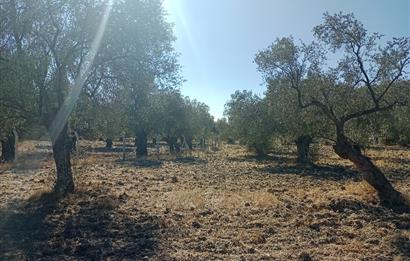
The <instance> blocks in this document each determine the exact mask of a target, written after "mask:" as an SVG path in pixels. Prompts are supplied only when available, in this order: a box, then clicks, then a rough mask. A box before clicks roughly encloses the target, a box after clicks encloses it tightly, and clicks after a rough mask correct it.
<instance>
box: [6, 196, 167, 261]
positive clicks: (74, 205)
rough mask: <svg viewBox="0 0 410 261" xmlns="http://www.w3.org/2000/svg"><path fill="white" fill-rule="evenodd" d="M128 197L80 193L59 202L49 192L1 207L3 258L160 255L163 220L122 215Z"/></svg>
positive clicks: (91, 257) (98, 257) (52, 258)
mask: <svg viewBox="0 0 410 261" xmlns="http://www.w3.org/2000/svg"><path fill="white" fill-rule="evenodd" d="M124 200H126V199H124V198H121V196H120V197H119V198H116V197H113V196H111V195H110V194H109V193H101V191H100V192H98V193H97V192H76V194H73V195H70V196H69V197H68V198H66V199H62V200H58V199H57V198H56V197H55V196H53V195H52V194H44V195H43V196H41V197H40V198H39V199H37V200H33V201H28V202H25V203H22V204H21V206H19V207H16V208H14V209H12V208H8V209H1V210H0V259H1V260H16V259H17V260H37V259H47V260H64V259H75V260H78V259H85V260H105V259H110V258H112V259H118V260H123V259H127V260H128V259H129V260H140V259H143V258H149V257H151V256H154V255H155V252H156V248H157V243H158V240H159V238H158V236H159V235H160V232H159V229H160V223H161V222H160V220H159V218H158V217H156V216H151V215H149V214H148V213H144V212H137V213H133V214H134V215H133V216H130V215H129V214H131V213H127V214H125V213H122V212H121V214H120V213H119V212H118V211H117V208H118V205H119V204H121V202H122V201H124Z"/></svg>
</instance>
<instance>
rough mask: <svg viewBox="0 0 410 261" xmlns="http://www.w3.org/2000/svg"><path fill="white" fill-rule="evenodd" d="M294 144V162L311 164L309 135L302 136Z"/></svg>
mask: <svg viewBox="0 0 410 261" xmlns="http://www.w3.org/2000/svg"><path fill="white" fill-rule="evenodd" d="M295 143H296V148H297V159H296V162H297V163H299V164H312V160H311V158H310V153H309V151H310V144H311V143H312V138H311V137H310V136H309V135H302V136H299V137H298V138H297V139H296V140H295Z"/></svg>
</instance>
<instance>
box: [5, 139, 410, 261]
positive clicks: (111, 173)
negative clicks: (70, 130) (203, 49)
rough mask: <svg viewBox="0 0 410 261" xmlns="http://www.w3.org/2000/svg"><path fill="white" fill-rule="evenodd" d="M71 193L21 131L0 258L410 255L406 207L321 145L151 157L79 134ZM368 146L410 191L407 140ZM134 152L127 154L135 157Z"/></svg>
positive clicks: (8, 168)
mask: <svg viewBox="0 0 410 261" xmlns="http://www.w3.org/2000/svg"><path fill="white" fill-rule="evenodd" d="M82 145H83V147H82V152H80V155H77V156H76V157H75V158H74V159H73V163H74V174H75V180H76V192H75V193H74V194H72V195H70V196H68V197H67V198H65V199H62V200H57V199H56V198H54V197H53V195H51V194H50V193H48V192H49V191H51V188H52V184H53V181H54V174H53V172H54V167H53V162H52V156H51V154H50V148H49V145H48V144H47V143H46V142H33V141H26V142H23V144H21V146H20V147H19V151H20V153H19V159H18V160H17V162H16V163H15V164H13V165H2V166H1V167H0V260H38V259H39V260H410V214H408V213H407V214H406V213H400V212H394V211H392V210H389V209H386V208H383V207H381V206H380V205H378V203H377V199H376V197H375V193H374V191H373V190H372V189H371V188H370V187H368V186H367V185H366V184H365V183H363V182H361V180H360V177H359V176H358V175H357V173H356V172H355V171H354V170H353V168H352V166H351V165H350V163H349V162H347V161H343V160H340V159H338V158H337V156H336V155H335V154H333V153H332V152H331V149H330V147H327V146H317V145H316V147H317V153H316V154H317V155H316V158H317V159H319V160H317V161H316V164H317V167H315V168H310V169H306V168H302V167H299V166H296V165H295V164H293V160H294V158H293V156H292V155H293V153H292V149H291V148H289V149H281V150H280V151H278V152H277V153H275V154H272V155H270V157H269V158H267V159H256V158H254V157H252V155H250V154H249V153H248V152H246V151H245V150H244V149H243V148H242V147H240V146H236V145H229V146H228V145H225V146H224V147H223V148H222V149H221V150H220V151H218V152H209V153H198V152H194V153H193V155H190V156H189V155H185V156H184V157H182V158H178V159H177V158H175V157H170V156H166V155H161V157H160V159H159V160H158V159H156V158H155V157H152V158H150V159H148V160H145V161H138V162H134V161H132V160H129V161H125V162H124V161H122V160H121V158H122V153H121V150H118V149H117V150H116V149H114V151H106V150H104V149H100V148H101V147H103V144H102V143H99V142H83V144H82ZM366 154H367V155H369V156H371V157H372V158H374V159H375V163H376V164H377V165H378V166H380V167H381V168H382V169H383V170H384V171H385V172H386V173H388V176H389V178H390V180H392V182H393V183H394V185H395V187H396V188H398V189H399V190H400V191H402V192H404V193H406V194H408V195H410V150H408V149H407V150H406V149H403V148H399V147H375V148H372V149H367V150H366ZM130 157H131V154H130V153H129V155H128V158H130Z"/></svg>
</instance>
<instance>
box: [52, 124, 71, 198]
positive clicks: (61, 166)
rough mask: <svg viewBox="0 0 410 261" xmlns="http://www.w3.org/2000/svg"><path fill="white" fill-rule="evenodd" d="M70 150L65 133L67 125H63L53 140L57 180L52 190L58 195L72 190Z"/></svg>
mask: <svg viewBox="0 0 410 261" xmlns="http://www.w3.org/2000/svg"><path fill="white" fill-rule="evenodd" d="M70 152H71V140H70V137H69V135H68V134H67V126H65V127H64V128H63V130H62V131H61V133H60V134H59V135H58V137H57V139H56V140H55V141H54V142H53V156H54V162H55V164H56V168H57V181H56V184H55V186H54V192H55V193H56V194H57V195H59V196H65V195H66V194H68V193H71V192H73V191H74V180H73V175H72V172H71V158H70Z"/></svg>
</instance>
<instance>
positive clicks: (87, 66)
mask: <svg viewBox="0 0 410 261" xmlns="http://www.w3.org/2000/svg"><path fill="white" fill-rule="evenodd" d="M112 5H113V0H109V1H108V2H107V5H106V7H105V10H104V14H103V17H102V19H101V23H100V25H99V27H98V30H97V33H96V35H95V37H94V39H93V41H92V43H91V48H90V51H89V52H88V54H87V55H86V57H85V59H84V62H83V64H82V65H81V69H80V73H79V75H78V76H77V79H76V80H75V81H74V85H73V86H72V88H70V90H69V93H68V95H67V98H66V99H65V101H64V103H63V105H62V107H61V108H60V110H59V111H58V112H57V114H56V116H55V118H54V120H53V122H52V124H51V127H50V130H49V134H50V137H51V141H52V142H53V143H54V142H55V141H56V139H57V138H58V136H59V135H60V133H61V131H62V130H63V128H64V126H65V124H66V123H67V120H68V117H69V116H70V114H71V112H72V111H73V109H74V106H75V104H76V102H77V100H78V97H79V96H80V93H81V89H82V87H83V85H84V82H85V81H86V79H87V76H88V75H89V73H90V70H91V67H92V65H93V62H94V59H95V56H96V55H97V52H98V49H99V47H100V44H101V40H102V37H103V35H104V32H105V28H106V26H107V22H108V18H109V16H110V13H111V9H112Z"/></svg>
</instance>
